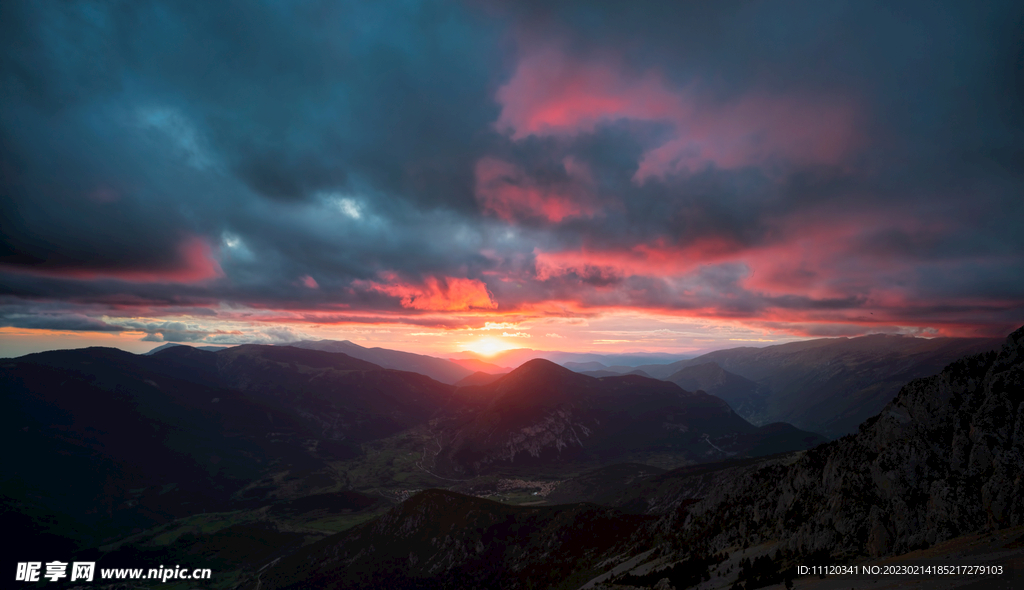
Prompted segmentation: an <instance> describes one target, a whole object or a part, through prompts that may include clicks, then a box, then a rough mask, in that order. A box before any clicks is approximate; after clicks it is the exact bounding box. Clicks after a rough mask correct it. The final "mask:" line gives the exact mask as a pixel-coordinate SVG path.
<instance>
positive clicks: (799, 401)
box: [630, 334, 1001, 438]
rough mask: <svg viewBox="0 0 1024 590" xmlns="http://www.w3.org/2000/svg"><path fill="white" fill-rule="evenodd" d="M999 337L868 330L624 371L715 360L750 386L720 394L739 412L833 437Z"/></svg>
mask: <svg viewBox="0 0 1024 590" xmlns="http://www.w3.org/2000/svg"><path fill="white" fill-rule="evenodd" d="M1000 343H1001V341H1000V340H999V339H995V338H931V339H928V338H914V337H910V336H893V335H884V334H876V335H871V336H860V337H857V338H822V339H817V340H806V341H802V342H790V343H787V344H777V345H773V346H765V347H761V348H754V347H740V348H730V349H725V350H716V351H714V352H709V353H707V354H703V355H701V356H699V357H696V358H693V359H686V360H681V361H676V362H673V363H669V364H655V365H641V366H638V367H634V368H632V369H630V370H637V369H639V370H642V371H644V372H646V373H647V374H649V375H651V376H653V377H656V378H658V379H669V380H673V381H674V379H679V378H681V377H675V378H673V374H676V373H678V372H679V371H681V370H683V369H687V368H690V367H695V366H698V365H706V364H708V363H715V365H717V366H718V367H720V368H721V369H722V370H724V371H726V372H728V373H732V374H734V375H736V376H739V377H742V378H745V379H747V380H749V381H752V382H755V383H756V384H757V386H758V387H757V388H755V389H756V393H755V392H754V391H751V390H750V388H749V384H748V385H747V391H745V392H740V391H739V390H731V393H729V394H727V395H729V396H730V397H729V398H723V399H730V400H731V402H730V405H733V406H734V409H736V410H737V412H738V413H739V414H740V415H741V416H743V417H745V418H747V419H749V420H751V421H752V422H754V423H756V424H765V423H769V422H787V423H789V424H793V425H794V426H797V427H798V428H802V429H805V430H810V431H812V432H818V433H821V434H824V435H826V436H829V437H832V438H834V437H838V436H842V435H844V434H848V433H850V432H853V431H855V430H856V428H857V425H858V424H860V423H861V422H862V421H864V420H865V419H867V418H868V417H870V416H872V415H874V414H875V413H877V412H878V411H879V410H881V409H882V407H883V406H885V404H886V403H888V402H889V401H890V400H891V399H892V398H893V397H894V396H895V395H896V393H897V392H898V391H899V388H900V387H901V386H902V385H903V384H904V383H906V382H907V381H910V380H911V379H916V378H918V377H924V376H926V375H931V374H934V373H936V372H938V371H939V370H941V369H942V367H944V366H945V365H946V364H948V363H950V362H952V361H954V360H956V359H957V358H960V357H962V356H964V355H968V354H975V353H979V352H984V351H988V350H992V349H994V348H997V347H998V346H999V345H1000ZM688 383H691V384H692V383H693V382H692V381H689V382H688ZM734 385H737V384H734ZM711 389H714V388H710V389H708V391H710V390H711Z"/></svg>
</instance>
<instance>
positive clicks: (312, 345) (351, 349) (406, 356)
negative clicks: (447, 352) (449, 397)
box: [288, 340, 480, 385]
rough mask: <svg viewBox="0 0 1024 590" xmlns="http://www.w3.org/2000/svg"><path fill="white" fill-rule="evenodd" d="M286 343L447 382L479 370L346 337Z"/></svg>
mask: <svg viewBox="0 0 1024 590" xmlns="http://www.w3.org/2000/svg"><path fill="white" fill-rule="evenodd" d="M288 346H294V347H295V348H305V349H309V350H322V351H325V352H340V353H343V354H347V355H349V356H351V357H353V358H357V359H362V360H364V361H369V362H371V363H374V364H376V365H379V366H381V367H383V368H385V369H395V370H398V371H411V372H413V373H419V374H421V375H426V376H427V377H430V378H431V379H434V380H435V381H440V382H441V383H447V384H449V385H451V384H453V383H455V382H457V381H459V380H461V379H465V378H466V377H468V376H469V375H472V374H473V373H474V372H475V371H478V370H480V369H472V370H471V369H469V368H467V367H464V366H462V365H461V364H459V363H457V362H453V361H450V360H447V359H441V358H437V357H433V356H427V355H425V354H415V353H412V352H402V351H400V350H390V349H387V348H377V347H375V348H366V347H364V346H360V345H358V344H356V343H355V342H350V341H348V340H303V341H300V342H291V343H289V344H288Z"/></svg>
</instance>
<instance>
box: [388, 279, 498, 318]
mask: <svg viewBox="0 0 1024 590" xmlns="http://www.w3.org/2000/svg"><path fill="white" fill-rule="evenodd" d="M390 278H394V277H390ZM370 289H371V290H374V291H378V292H381V293H386V294H388V295H391V296H392V297H398V298H399V299H400V303H401V305H402V307H404V308H406V309H417V310H422V311H466V310H470V309H495V308H496V307H498V304H497V303H495V302H494V300H493V299H492V298H491V294H490V293H489V292H488V291H487V285H485V284H484V283H483V282H482V281H478V280H476V279H461V278H455V277H445V278H443V279H440V280H439V279H437V278H435V277H428V278H427V279H426V281H424V283H423V284H422V285H412V284H405V283H388V284H381V283H371V284H370Z"/></svg>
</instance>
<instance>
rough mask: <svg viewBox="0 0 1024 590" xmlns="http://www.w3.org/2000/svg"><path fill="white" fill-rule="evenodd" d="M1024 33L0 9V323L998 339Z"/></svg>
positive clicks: (669, 15) (1018, 303) (859, 12)
mask: <svg viewBox="0 0 1024 590" xmlns="http://www.w3.org/2000/svg"><path fill="white" fill-rule="evenodd" d="M1021 30H1024V7H1022V6H1021V5H1020V3H1018V2H1008V1H1007V2H988V3H984V4H983V5H975V4H969V3H962V2H903V3H900V4H899V5H893V4H892V3H884V2H828V3H824V2H810V1H808V2H797V3H791V4H786V5H779V4H773V3H762V2H714V3H712V2H701V3H679V2H628V3H624V2H611V1H609V2H593V1H586V2H583V1H580V2H559V3H550V2H514V3H503V2H484V3H477V2H469V3H436V2H424V3H407V4H403V5H402V6H400V7H396V6H394V5H388V6H385V5H376V4H372V3H336V2H308V3H301V4H287V3H286V4H275V3H251V2H234V1H231V2H214V3H210V2H198V1H196V2H156V1H142V2H114V3H73V4H67V3H10V2H8V3H4V4H2V5H0V101H2V109H0V230H2V232H0V295H2V296H3V297H5V298H7V299H10V300H12V301H17V302H20V303H19V305H24V306H26V308H25V309H27V310H28V311H25V310H21V311H19V314H20V315H16V316H5V317H8V320H5V321H8V322H14V323H10V324H9V325H11V326H17V327H40V328H46V326H52V327H51V328H50V329H96V330H108V329H110V330H113V329H116V327H115V326H112V325H110V324H106V323H105V322H104V321H101V320H99V319H90V318H98V317H99V316H100V315H104V314H108V315H109V316H110V317H126V316H127V315H130V313H148V314H150V315H152V316H153V317H170V316H184V315H188V316H192V317H198V316H200V315H205V316H206V317H208V318H218V317H226V316H231V313H229V312H225V311H223V306H228V307H230V306H236V307H237V308H239V309H250V308H252V309H261V310H280V311H281V312H282V314H284V315H286V314H285V312H287V313H293V314H312V315H311V316H310V317H313V316H315V315H316V314H318V313H323V314H333V315H332V316H331V318H332V319H324V318H321V319H323V321H339V322H340V321H346V322H353V323H363V322H366V323H372V322H381V323H389V322H407V323H414V324H417V323H422V324H423V325H429V326H437V327H451V326H462V325H464V322H465V321H464V320H462V319H452V320H445V319H439V318H438V317H436V316H435V317H429V318H426V317H425V318H420V319H416V318H411V316H414V315H417V314H421V315H429V313H428V312H433V311H437V310H423V309H415V308H410V304H409V303H408V301H415V300H416V298H415V297H413V298H412V299H409V297H406V299H407V300H408V301H407V302H406V303H403V299H402V297H400V296H396V295H395V293H427V292H430V290H431V289H433V288H434V287H433V286H436V285H441V286H446V285H449V284H451V285H471V286H472V290H474V291H473V292H474V293H476V296H480V294H481V293H490V294H492V295H493V297H494V303H495V304H496V306H497V307H496V309H497V310H499V311H501V312H508V311H513V310H519V309H523V310H527V309H530V310H535V311H534V312H535V313H538V314H547V313H553V312H552V311H551V309H553V308H552V307H551V306H549V305H548V304H549V303H550V302H573V303H574V305H575V307H574V308H572V309H567V308H566V309H563V310H562V313H565V314H574V313H578V314H586V313H592V311H591V310H597V309H604V308H609V309H610V308H640V309H645V310H663V311H665V312H666V313H682V312H690V313H693V314H696V315H707V316H714V317H735V318H742V317H750V318H762V319H764V318H768V317H769V316H772V314H782V315H785V314H791V316H788V317H791V318H792V320H793V321H794V322H795V321H797V320H799V319H801V318H809V317H812V316H813V317H815V318H816V321H819V320H820V321H826V320H827V319H828V318H829V317H832V318H833V319H834V320H835V321H837V322H840V321H842V320H843V319H844V317H845V316H844V315H843V314H864V313H867V314H868V315H871V313H872V312H871V311H868V310H875V311H876V312H878V313H880V314H881V313H884V314H886V318H885V319H884V321H885V322H888V323H887V324H886V325H890V326H891V325H897V326H898V325H901V324H899V321H898V320H900V318H904V319H907V321H913V322H914V325H926V324H928V323H929V322H931V323H933V324H935V325H939V324H943V325H952V324H953V323H957V324H958V325H968V324H971V321H972V320H971V318H972V317H974V318H977V319H976V321H977V322H980V323H985V324H987V325H989V326H990V329H991V330H996V329H999V330H1002V329H1003V326H1004V324H1005V323H1006V322H1007V321H1009V320H1008V318H1010V317H1012V316H1013V314H1019V313H1020V312H1021V311H1024V293H1022V291H1021V282H1020V281H1019V280H1017V279H1015V277H1019V276H1024V254H1021V253H1022V252H1024V231H1022V229H1024V228H1022V226H1021V221H1020V220H1021V219H1024V200H1021V198H1020V195H1021V194H1024V172H1022V169H1021V167H1020V166H1019V162H1020V161H1024V68H1022V67H1021V66H1022V64H1024V36H1022V35H1021V33H1020V31H1021ZM461 280H466V281H468V282H464V283H461V282H458V281H461ZM311 285H312V286H311ZM313 286H315V288H314V287H313ZM445 288H447V287H445ZM481 289H482V291H481ZM441 291H444V289H441ZM453 297H454V296H452V295H450V294H449V293H448V292H440V294H439V295H437V296H436V299H437V301H441V302H444V301H448V302H449V303H450V302H451V301H452V300H453V299H452V298H453ZM421 299H422V298H421ZM478 300H480V299H479V298H478ZM53 302H60V303H62V304H64V305H65V308H62V309H61V310H60V311H59V313H58V312H55V311H53V310H46V309H45V307H44V306H45V305H49V304H51V303H53ZM570 307H572V306H570ZM32 310H36V311H35V312H33V311H32ZM129 310H130V311H129ZM342 311H344V313H345V314H347V315H342V314H341V312H342ZM33 313H36V315H35V316H34V315H33ZM390 314H394V315H390ZM816 314H817V315H816ZM828 314H832V315H831V316H829V315H828ZM858 317H859V316H858ZM10 318H14V319H10ZM340 318H347V319H344V320H343V319H340ZM300 321H306V320H300ZM19 322H20V323H19ZM33 322H35V323H37V324H39V325H38V326H29V325H28V324H29V323H33ZM76 322H77V323H76ZM179 323H180V322H179ZM44 324H46V325H44ZM58 325H65V326H74V325H80V326H85V327H82V328H58V327H57V326H58ZM153 325H155V326H158V327H159V329H157V328H153ZM153 325H150V324H147V326H148V327H146V328H145V329H143V331H144V332H145V333H146V334H148V336H147V338H150V339H154V338H155V339H163V340H166V341H181V342H189V341H200V340H202V341H207V342H209V341H210V340H209V339H210V338H214V337H223V338H229V337H231V335H230V334H221V335H218V334H217V331H216V330H214V329H210V328H207V327H203V326H200V325H198V324H196V325H195V326H194V328H188V326H189V325H191V324H189V323H188V322H185V323H183V324H182V326H185V327H182V326H178V325H177V324H176V323H174V322H170V323H159V322H158V323H157V324H153ZM844 325H845V324H844ZM88 326H94V328H88ZM136 328H137V329H142V328H139V327H136ZM136 328H133V329H136ZM801 329H803V328H801ZM837 329H839V328H837ZM979 329H981V328H979ZM839 330H840V331H843V330H846V328H842V329H839ZM805 332H806V333H811V331H809V330H805ZM815 333H816V332H815ZM190 338H191V339H192V340H190ZM267 338H271V336H267Z"/></svg>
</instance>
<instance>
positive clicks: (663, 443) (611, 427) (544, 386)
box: [436, 359, 824, 474]
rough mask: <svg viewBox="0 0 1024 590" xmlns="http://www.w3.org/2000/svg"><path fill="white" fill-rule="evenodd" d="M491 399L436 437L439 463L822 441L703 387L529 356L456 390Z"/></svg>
mask: <svg viewBox="0 0 1024 590" xmlns="http://www.w3.org/2000/svg"><path fill="white" fill-rule="evenodd" d="M460 391H462V392H463V393H462V395H464V396H467V397H473V398H476V399H480V400H489V401H486V402H485V403H486V404H487V405H486V407H485V408H483V409H482V410H481V411H480V412H478V413H477V414H475V415H474V417H473V418H472V420H470V421H469V422H468V423H460V424H458V425H457V426H453V427H451V428H449V429H448V430H446V431H442V432H440V433H439V439H440V440H442V441H444V442H443V443H442V447H443V448H442V449H441V451H440V452H439V453H438V456H437V457H436V461H437V468H438V469H439V470H442V471H446V472H449V473H452V474H466V473H478V472H481V471H487V470H489V469H494V468H497V467H500V466H501V465H513V464H516V465H523V464H526V465H530V464H538V465H552V464H559V463H569V462H573V461H579V460H584V459H585V458H588V457H589V458H590V459H591V460H600V461H601V462H605V463H607V462H610V461H614V460H615V458H616V457H619V458H620V460H621V459H623V458H628V457H629V456H630V453H636V452H648V453H649V452H653V451H656V450H661V451H664V452H665V453H673V454H677V455H679V456H680V457H687V458H688V459H689V460H691V461H702V462H707V461H712V460H715V459H724V458H726V457H730V456H733V455H737V454H738V455H743V454H745V453H750V452H754V453H761V454H766V453H770V452H778V451H781V450H794V449H801V448H808V447H810V446H813V445H815V444H818V443H820V442H823V440H824V439H822V438H821V437H819V436H817V435H814V434H812V433H807V432H802V431H799V430H797V429H792V430H791V431H785V432H783V431H781V430H778V429H768V430H765V429H761V428H758V427H756V426H753V425H751V424H750V423H749V422H747V421H746V420H743V419H742V418H740V417H739V416H738V415H736V413H735V412H733V411H732V410H731V409H730V408H729V406H728V405H727V404H726V403H725V402H723V401H722V400H720V399H719V398H716V397H714V396H711V395H708V394H706V393H703V392H696V393H694V392H688V391H684V390H682V389H680V388H679V387H678V386H676V385H675V384H672V383H668V382H665V381H659V380H656V379H650V378H646V377H641V376H637V375H625V376H615V377H605V378H594V377H589V376H587V375H583V374H580V373H575V372H573V371H570V370H569V369H566V368H565V367H562V366H559V365H557V364H555V363H553V362H550V361H547V360H544V359H534V360H531V361H529V362H527V363H524V364H523V365H522V366H520V367H519V368H517V369H516V370H514V371H512V372H511V373H509V374H507V375H505V376H503V377H501V378H500V379H497V380H495V381H493V382H491V383H489V384H486V385H481V386H475V387H464V388H461V389H460Z"/></svg>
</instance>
